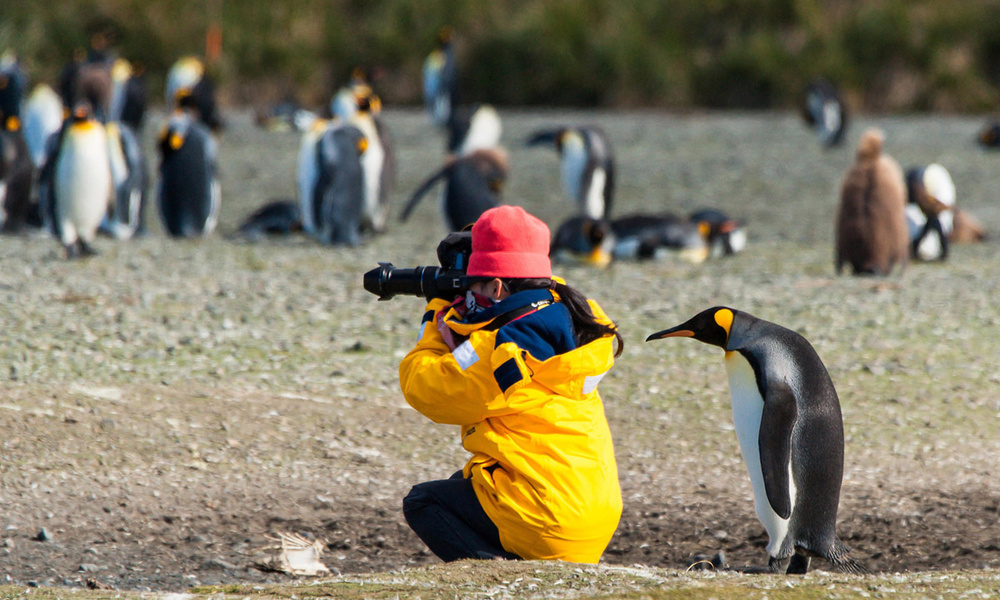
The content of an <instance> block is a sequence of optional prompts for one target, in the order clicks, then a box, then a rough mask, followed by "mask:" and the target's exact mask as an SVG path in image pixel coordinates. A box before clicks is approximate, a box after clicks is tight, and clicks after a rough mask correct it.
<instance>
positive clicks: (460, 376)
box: [399, 300, 504, 425]
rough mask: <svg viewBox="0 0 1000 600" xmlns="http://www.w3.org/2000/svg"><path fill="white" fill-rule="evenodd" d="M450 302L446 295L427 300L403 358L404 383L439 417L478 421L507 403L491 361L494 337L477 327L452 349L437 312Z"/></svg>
mask: <svg viewBox="0 0 1000 600" xmlns="http://www.w3.org/2000/svg"><path fill="white" fill-rule="evenodd" d="M447 305H448V303H447V302H445V301H444V300H432V301H431V302H430V303H429V304H428V305H427V308H426V309H425V311H424V314H425V315H428V317H425V320H424V324H423V330H422V332H421V335H420V340H419V341H418V342H417V345H416V347H415V348H413V350H411V351H410V352H409V353H408V354H407V355H406V356H405V357H404V358H403V360H402V362H400V364H399V384H400V387H401V388H402V390H403V397H404V398H406V402H407V403H409V405H410V406H412V407H413V408H414V409H416V410H417V411H418V412H420V413H421V414H422V415H424V416H426V417H427V418H429V419H431V420H432V421H434V422H437V423H449V424H453V425H469V424H472V423H478V422H480V421H482V420H483V419H484V418H485V417H486V416H487V414H488V413H489V412H490V411H491V410H497V409H498V404H499V405H502V404H503V403H504V398H503V395H502V394H501V393H500V388H499V387H498V386H497V384H496V382H495V381H494V380H493V377H492V368H491V366H490V354H491V353H492V352H493V344H494V337H493V336H492V335H490V334H488V333H486V332H472V334H471V335H470V336H469V339H468V340H467V341H465V342H464V343H462V344H461V345H460V346H459V347H457V348H455V350H454V351H452V350H449V349H448V345H447V344H445V342H444V339H443V338H442V337H441V332H439V331H438V329H437V324H436V322H435V320H434V317H433V315H434V314H436V313H437V311H439V310H441V309H443V308H445V307H446V306H447ZM427 318H429V319H430V320H429V321H428V320H427ZM470 370H472V372H470ZM470 375H471V376H470Z"/></svg>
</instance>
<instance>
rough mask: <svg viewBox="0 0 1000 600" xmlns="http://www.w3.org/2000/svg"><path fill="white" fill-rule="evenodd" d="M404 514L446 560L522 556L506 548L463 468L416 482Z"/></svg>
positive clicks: (407, 496) (516, 557)
mask: <svg viewBox="0 0 1000 600" xmlns="http://www.w3.org/2000/svg"><path fill="white" fill-rule="evenodd" d="M403 516H404V517H406V522H407V524H408V525H409V526H410V529H412V530H413V532H414V533H416V534H417V536H418V537H419V538H420V539H421V540H423V542H424V543H425V544H427V547H428V548H430V550H431V552H433V553H434V554H435V555H437V557H438V558H440V559H441V560H443V561H445V562H451V561H453V560H461V559H463V558H478V559H495V558H505V559H509V560H516V559H519V558H520V557H519V556H517V555H516V554H511V553H510V552H507V551H506V550H504V549H503V545H502V544H501V543H500V531H499V530H498V529H497V526H496V525H494V524H493V521H491V520H490V518H489V516H487V514H486V511H485V510H483V507H482V505H480V504H479V499H478V498H476V492H475V491H474V490H473V489H472V481H471V480H469V479H464V478H463V477H462V472H461V471H459V472H458V473H455V474H454V475H452V477H451V479H442V480H440V481H428V482H427V483H421V484H418V485H415V486H413V488H412V489H410V493H409V494H407V495H406V498H403Z"/></svg>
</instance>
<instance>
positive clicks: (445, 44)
mask: <svg viewBox="0 0 1000 600" xmlns="http://www.w3.org/2000/svg"><path fill="white" fill-rule="evenodd" d="M452 38H453V31H452V29H451V27H442V28H441V29H440V30H439V31H438V35H437V40H436V42H435V46H434V49H433V50H432V51H431V52H430V54H428V55H427V58H426V59H425V60H424V67H423V81H424V106H425V107H426V109H427V114H428V115H429V116H430V118H431V121H432V122H433V123H434V124H435V125H438V126H439V127H445V126H446V125H447V124H448V123H449V122H450V121H451V117H452V109H453V108H454V107H456V106H457V105H458V67H457V64H456V62H455V50H454V48H453V44H452Z"/></svg>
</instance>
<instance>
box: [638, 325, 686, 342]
mask: <svg viewBox="0 0 1000 600" xmlns="http://www.w3.org/2000/svg"><path fill="white" fill-rule="evenodd" d="M669 337H694V332H693V331H691V330H690V329H683V325H678V326H677V327H671V328H670V329H664V330H663V331H657V332H656V333H654V334H652V335H650V336H649V337H648V338H646V341H647V342H649V341H652V340H662V339H663V338H669Z"/></svg>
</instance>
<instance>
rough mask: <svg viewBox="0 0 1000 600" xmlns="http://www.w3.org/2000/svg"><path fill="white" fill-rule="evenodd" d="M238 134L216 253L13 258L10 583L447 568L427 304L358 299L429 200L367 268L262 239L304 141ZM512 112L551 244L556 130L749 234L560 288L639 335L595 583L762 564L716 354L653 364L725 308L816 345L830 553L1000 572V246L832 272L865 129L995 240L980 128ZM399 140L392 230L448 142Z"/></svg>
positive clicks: (633, 202)
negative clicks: (432, 551) (419, 527)
mask: <svg viewBox="0 0 1000 600" xmlns="http://www.w3.org/2000/svg"><path fill="white" fill-rule="evenodd" d="M228 117H229V121H230V124H231V125H230V128H229V129H228V131H227V132H226V134H225V136H224V138H223V139H222V141H221V151H222V157H221V170H222V178H223V181H222V185H223V208H222V215H221V222H220V226H219V231H218V232H217V233H216V234H215V235H214V236H212V237H211V238H209V239H206V240H201V241H174V240H169V239H166V238H165V237H164V236H163V233H162V228H161V227H160V225H159V223H158V220H157V216H156V214H155V210H151V211H150V213H149V215H148V221H149V224H150V233H149V235H148V236H146V237H145V238H142V239H137V240H133V241H130V242H115V241H112V240H110V239H106V238H105V239H100V240H98V242H97V248H98V250H99V251H100V252H101V254H100V255H99V256H98V257H95V258H92V259H89V260H85V261H79V262H67V261H66V260H64V258H63V257H62V252H61V250H60V248H59V247H58V244H57V243H56V242H55V241H54V240H52V239H49V238H45V237H42V236H24V237H7V238H3V239H0V264H2V267H0V295H2V299H3V301H2V303H0V315H2V323H3V328H4V335H3V336H2V338H0V359H2V363H0V380H2V384H0V385H2V390H3V398H2V399H0V476H2V485H0V505H2V506H3V507H4V510H3V515H2V516H0V526H2V527H3V530H2V532H0V539H2V542H0V546H2V549H0V574H2V575H0V583H4V582H11V583H18V584H27V583H29V582H37V583H38V584H41V585H71V586H75V585H83V584H85V583H86V582H87V581H88V580H91V581H92V582H94V584H99V585H108V586H112V587H116V588H121V589H136V590H156V591H167V590H184V589H187V588H189V587H190V586H193V585H197V584H218V583H254V582H268V581H279V582H280V581H288V580H289V579H288V577H287V576H285V575H281V574H276V573H268V572H265V571H261V570H259V569H257V568H254V564H255V563H256V562H258V561H260V560H262V559H263V558H264V557H265V556H266V554H267V549H268V547H269V546H270V545H272V544H273V542H272V541H271V540H270V539H269V538H271V537H273V536H274V535H275V534H276V533H277V532H281V531H294V532H300V533H304V534H307V535H313V536H316V537H317V538H319V539H322V540H323V541H324V542H325V543H326V547H327V550H326V553H325V555H324V560H325V562H326V564H327V565H328V566H330V568H331V569H332V570H334V571H335V572H340V573H344V574H348V573H366V572H372V571H391V570H394V569H398V568H401V567H405V566H414V565H427V564H433V563H435V562H437V559H436V558H434V557H433V556H430V555H429V554H428V553H427V551H426V550H425V549H424V548H423V546H422V544H421V543H420V542H419V540H417V539H416V537H415V536H414V535H413V534H412V533H410V531H409V530H408V528H407V527H406V525H405V523H404V522H403V518H402V514H401V511H400V500H401V498H402V497H403V496H404V495H405V494H406V492H407V490H408V489H409V487H410V486H411V485H413V484H415V483H418V482H421V481H425V480H428V479H432V478H440V477H444V476H447V475H449V474H450V473H452V472H453V471H454V470H456V469H457V468H458V467H459V466H460V465H461V464H462V463H463V462H464V460H465V453H464V451H462V450H461V448H460V447H459V440H458V437H457V435H456V433H457V432H456V431H455V430H454V429H452V428H450V427H444V426H438V425H435V424H433V423H431V422H429V421H428V420H426V419H424V418H423V417H421V416H420V415H419V414H417V413H415V412H414V411H413V410H411V409H409V408H408V407H407V406H406V404H405V402H404V401H403V399H402V397H401V395H400V393H399V387H398V380H397V373H396V367H397V365H398V363H399V359H400V358H401V357H402V356H403V355H404V354H405V352H406V351H407V350H408V349H409V348H410V347H411V345H412V344H413V342H414V341H415V336H416V325H417V320H418V318H419V315H420V311H421V308H422V303H421V301H420V300H418V299H409V298H396V299H394V300H393V301H391V302H382V303H379V302H376V301H375V298H374V297H373V296H371V295H369V294H367V293H366V292H365V291H364V290H363V289H362V288H361V275H362V274H363V273H364V272H365V271H366V270H368V269H370V268H372V267H374V266H375V265H376V263H377V261H379V260H388V261H391V262H393V263H394V264H396V265H397V266H415V265H417V264H432V263H433V261H434V259H435V255H434V248H435V247H436V244H437V242H438V240H439V239H440V238H441V237H443V235H444V233H445V231H444V225H443V221H442V219H441V218H440V216H439V214H438V213H437V210H436V208H435V207H434V206H433V202H431V201H430V199H425V201H424V203H423V204H422V205H420V207H418V209H417V210H416V211H415V213H414V214H413V215H412V216H411V219H410V220H409V221H408V222H406V223H398V222H397V221H394V222H393V223H392V227H391V230H390V231H389V232H388V233H387V234H385V235H383V236H380V237H378V238H375V239H372V240H370V241H369V242H368V243H366V244H365V245H364V246H363V247H360V248H356V249H343V248H326V247H321V246H319V245H317V244H315V243H313V242H312V241H310V240H307V239H305V238H304V237H287V238H272V239H267V240H264V241H261V242H258V243H248V242H246V241H244V240H241V239H239V238H237V237H236V236H235V235H234V232H235V231H236V228H237V226H238V224H239V223H240V221H241V220H242V219H243V218H244V217H245V216H246V215H248V214H249V213H250V212H252V211H253V210H254V209H255V208H256V207H258V206H259V205H261V204H263V203H264V202H266V201H268V200H270V199H274V198H291V197H293V196H294V189H295V188H294V168H295V167H294V165H295V154H296V151H297V147H298V136H297V135H296V134H295V133H291V132H266V131H263V130H260V129H256V128H255V127H253V126H252V124H251V119H250V115H249V114H247V113H234V114H231V115H228ZM502 117H503V119H504V126H505V131H504V142H505V144H506V146H507V148H508V150H509V152H510V158H511V174H510V178H509V180H508V185H507V188H506V190H505V196H504V198H505V201H507V202H509V203H512V204H520V205H523V206H525V207H526V208H528V209H529V210H531V211H532V212H534V213H535V214H537V215H538V216H539V217H541V218H543V219H544V220H545V221H547V222H548V223H549V225H550V227H553V228H554V227H555V226H556V225H557V224H558V223H559V222H560V221H561V220H562V219H564V218H566V217H568V216H569V215H570V213H571V210H572V208H571V206H570V204H569V202H568V201H567V200H566V199H564V198H563V197H562V192H561V189H560V185H559V175H558V162H557V159H556V156H555V153H554V152H552V151H549V150H544V149H539V148H531V149H529V148H525V147H523V140H524V139H525V138H526V137H527V135H528V133H529V132H530V131H531V130H532V129H533V128H535V127H538V126H543V125H549V124H553V123H597V124H600V125H602V126H603V127H604V128H605V129H606V130H607V132H608V134H609V136H610V138H611V140H612V142H613V143H614V144H615V147H616V150H617V157H618V167H619V169H618V173H619V175H618V182H619V185H618V194H617V199H616V208H615V211H616V213H617V214H618V215H623V214H626V213H628V212H632V211H638V210H670V211H674V212H678V213H685V212H688V211H690V210H692V209H694V208H697V207H702V206H712V207H716V208H721V209H723V210H726V211H728V212H730V213H731V214H733V215H735V216H738V217H741V218H743V219H745V220H746V221H747V222H748V224H749V225H748V226H749V231H750V245H749V247H748V249H747V251H746V252H745V253H744V254H742V255H740V256H737V257H735V258H731V259H726V260H718V261H712V262H708V263H705V264H702V265H690V264H686V263H682V262H679V261H671V260H669V259H667V260H662V261H659V262H656V263H642V264H639V263H620V264H615V265H612V267H610V268H608V269H606V270H603V271H592V270H586V269H583V268H580V267H569V266H566V267H560V268H559V269H558V271H559V272H560V273H561V274H563V275H564V276H565V277H566V278H567V279H568V280H569V282H570V283H571V284H573V285H574V286H576V287H577V288H579V289H581V290H583V291H585V292H586V293H588V294H590V295H592V296H593V297H595V298H597V299H598V300H599V301H600V302H601V303H602V305H603V306H604V308H605V310H606V311H607V312H608V314H609V315H610V316H611V317H612V318H614V319H615V320H616V321H617V322H618V323H619V326H620V328H621V330H622V332H623V334H624V336H625V338H626V340H627V345H626V349H625V354H624V355H623V356H622V358H621V359H620V360H619V362H618V364H617V366H616V368H615V369H614V370H613V371H612V372H611V374H609V376H608V377H607V378H606V379H605V380H604V382H603V383H602V385H601V390H602V394H603V396H604V399H605V404H606V407H607V412H608V415H609V419H610V421H611V425H612V429H613V433H614V434H615V438H616V448H617V457H618V463H619V472H620V476H621V482H622V487H623V492H624V497H625V514H624V516H623V518H622V522H621V525H620V527H619V530H618V533H617V535H616V536H615V538H614V540H613V541H612V543H611V546H610V547H609V549H608V551H607V553H606V554H605V557H604V560H605V561H606V562H607V563H609V564H620V565H632V564H642V565H646V566H653V567H667V568H684V566H685V565H686V563H687V560H688V559H689V558H690V557H692V556H694V555H697V554H704V553H714V552H717V551H720V550H724V551H725V552H726V554H727V556H728V558H729V560H730V562H732V563H733V564H747V563H752V564H763V563H764V562H765V561H766V557H765V552H764V549H763V547H764V545H765V544H766V536H765V534H764V531H763V527H762V526H761V525H760V524H759V522H757V520H756V517H755V516H754V512H753V503H752V492H751V489H750V485H749V481H748V479H747V477H746V472H745V468H744V466H743V463H742V460H741V458H740V455H739V450H738V447H737V445H736V439H735V436H734V434H733V425H732V417H731V414H730V412H729V397H728V391H727V384H726V379H725V372H724V369H723V366H722V360H721V358H722V357H721V355H720V353H719V352H718V351H717V350H715V349H713V348H710V347H708V346H705V345H702V344H697V343H694V342H691V341H684V340H665V341H661V342H657V343H654V344H646V343H644V342H643V340H644V339H645V337H646V335H648V334H649V333H651V332H653V331H657V330H660V329H663V328H665V327H667V326H670V325H674V324H677V323H680V322H681V321H683V320H685V319H687V318H688V317H690V316H691V315H693V314H695V313H696V312H698V311H700V310H702V309H704V308H707V307H709V306H713V305H716V304H727V305H730V306H733V307H735V308H739V309H742V310H745V311H747V312H750V313H753V314H755V315H757V316H759V317H761V318H765V319H768V320H771V321H775V322H778V323H781V324H783V325H785V326H787V327H790V328H792V329H795V330H797V331H799V332H800V333H802V334H803V335H805V336H806V337H807V338H808V339H809V340H810V341H811V342H812V343H813V345H814V346H815V347H816V349H817V351H818V352H819V354H820V356H821V357H822V358H823V359H824V361H825V363H826V365H827V367H828V369H829V370H830V373H831V376H832V378H833V381H834V383H835V385H836V386H837V389H838V392H839V394H840V398H841V403H842V406H843V412H844V421H845V430H846V435H847V449H846V472H845V481H844V489H843V493H842V498H841V511H840V520H839V527H838V529H839V533H840V535H841V537H842V538H843V539H844V540H845V541H846V542H847V543H848V544H849V545H850V546H852V547H854V549H855V552H856V554H857V556H858V558H859V559H861V560H862V561H863V562H865V563H866V564H867V565H868V566H869V567H870V568H871V569H872V570H874V571H883V572H895V571H926V570H943V569H979V568H987V569H996V568H998V567H1000V515H998V511H1000V493H998V492H1000V484H998V483H997V477H996V457H997V455H998V454H1000V436H997V430H998V426H1000V369H998V366H997V365H998V357H1000V304H998V302H997V300H996V297H997V294H998V292H1000V277H998V275H997V273H998V268H1000V258H998V257H997V245H996V244H997V242H996V241H995V238H994V239H992V240H989V241H987V242H986V243H983V244H978V245H971V246H961V247H958V248H955V249H954V252H953V254H952V256H951V257H950V259H949V261H948V262H947V263H946V264H933V265H930V264H911V265H910V266H909V267H908V268H907V269H906V270H905V271H904V272H902V273H897V274H895V275H893V276H892V277H890V278H887V279H868V278H850V277H840V278H838V277H835V276H834V274H833V218H834V213H835V210H836V202H837V191H838V185H839V181H840V177H841V174H842V173H843V171H844V170H845V169H846V168H847V166H848V165H849V164H850V162H851V161H852V157H853V145H854V143H855V142H856V140H857V139H858V137H859V135H860V133H861V131H862V129H863V128H864V127H865V126H868V125H877V126H879V127H882V128H883V129H884V130H885V133H886V149H887V151H888V152H889V153H891V154H892V155H894V156H895V157H896V158H897V159H898V160H899V162H900V163H901V164H902V165H903V166H904V168H905V167H907V166H912V165H918V164H926V163H929V162H932V161H937V162H941V163H942V164H944V165H945V166H946V167H947V168H948V169H949V170H950V171H951V173H952V175H953V177H954V178H955V182H956V186H957V188H958V195H959V199H958V202H959V205H960V206H962V207H963V208H965V209H966V210H968V211H970V212H971V213H972V214H974V215H975V216H976V217H977V218H978V219H979V220H980V221H982V222H983V224H984V225H985V226H986V227H987V229H988V230H989V231H992V232H996V231H1000V201H998V200H1000V199H998V197H997V192H996V190H997V184H998V179H1000V154H998V153H993V154H990V153H987V152H984V151H983V150H981V149H980V148H978V147H977V146H976V145H975V144H974V135H975V133H976V131H977V130H978V129H979V127H980V126H981V125H982V120H981V119H979V118H968V117H945V116H934V117H885V118H879V117H860V118H858V119H856V120H855V122H854V123H853V128H852V130H851V131H850V132H849V133H848V135H847V143H846V145H845V147H843V148H840V149H835V150H832V151H828V152H823V151H822V150H821V149H820V147H819V144H818V142H817V140H816V139H814V138H813V137H812V135H811V134H810V132H809V131H808V130H807V129H806V128H805V126H804V125H803V124H802V123H801V122H800V121H799V120H798V117H797V116H795V115H792V114H781V113H778V114H775V113H710V114H684V115H680V114H667V113H625V114H618V113H584V112H510V111H504V112H502ZM386 122H387V125H388V127H389V129H390V131H391V132H392V135H393V140H394V143H395V147H396V153H397V165H398V171H397V176H396V180H395V187H394V191H393V193H392V197H393V202H394V205H395V206H396V207H399V206H401V205H402V204H403V203H404V202H405V200H406V198H407V197H408V195H409V194H410V192H412V191H413V190H414V189H415V188H416V186H417V185H418V184H419V183H420V181H422V179H423V178H424V177H425V176H426V175H427V174H429V173H430V172H431V170H432V169H434V168H435V167H436V166H437V165H438V164H439V162H440V161H441V160H442V157H443V147H444V141H443V139H442V136H441V135H440V134H439V133H438V132H436V131H433V130H432V129H431V127H430V125H429V123H428V121H427V119H426V117H425V116H424V115H423V114H422V113H420V112H417V111H389V112H388V113H387V114H386ZM158 127H159V122H158V121H157V119H156V118H154V119H153V121H152V122H150V124H149V125H148V127H147V132H146V133H147V134H146V138H147V139H146V141H147V147H148V148H152V138H153V136H154V135H155V133H156V131H157V129H158ZM152 162H155V160H154V161H152ZM817 566H818V567H820V568H829V565H826V564H825V563H823V562H822V561H818V564H817Z"/></svg>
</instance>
